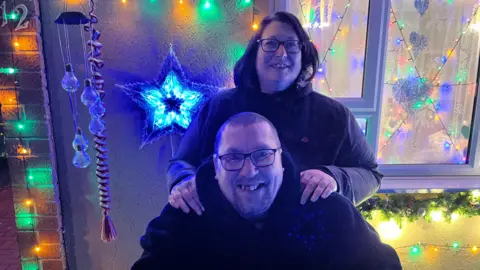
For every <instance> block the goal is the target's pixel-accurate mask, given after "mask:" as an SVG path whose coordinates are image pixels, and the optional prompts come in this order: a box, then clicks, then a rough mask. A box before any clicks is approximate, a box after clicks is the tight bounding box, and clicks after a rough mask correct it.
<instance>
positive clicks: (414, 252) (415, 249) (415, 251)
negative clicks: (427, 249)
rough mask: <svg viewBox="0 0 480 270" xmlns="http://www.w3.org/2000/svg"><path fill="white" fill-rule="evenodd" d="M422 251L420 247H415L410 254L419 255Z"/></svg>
mask: <svg viewBox="0 0 480 270" xmlns="http://www.w3.org/2000/svg"><path fill="white" fill-rule="evenodd" d="M420 251H421V249H420V247H419V246H413V247H412V248H411V249H410V252H411V253H412V254H413V255H417V254H419V253H420Z"/></svg>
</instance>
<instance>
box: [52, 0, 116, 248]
mask: <svg viewBox="0 0 480 270" xmlns="http://www.w3.org/2000/svg"><path fill="white" fill-rule="evenodd" d="M89 8H90V10H89V13H88V16H89V17H87V16H85V15H84V14H83V13H81V12H72V11H67V4H66V2H65V8H64V12H62V13H61V14H60V15H59V16H58V18H57V19H56V20H55V23H56V24H57V33H58V40H59V42H60V49H61V54H62V59H63V64H64V66H65V75H64V77H63V79H62V81H61V85H62V88H63V89H64V90H65V91H66V92H67V93H68V98H69V102H70V109H71V113H72V118H73V124H74V129H75V136H74V139H73V142H72V146H73V149H74V150H75V155H74V157H73V161H72V163H73V165H74V166H75V167H77V168H86V167H88V166H89V165H90V162H91V160H90V157H89V156H88V153H87V151H86V150H87V148H88V140H87V139H86V138H85V134H84V132H83V130H82V128H81V127H80V122H79V113H78V106H77V95H76V94H77V92H78V89H79V88H80V82H79V80H78V79H77V77H76V75H75V72H74V66H73V63H72V57H71V50H70V39H69V34H70V31H73V30H72V29H75V28H78V29H79V31H80V35H81V38H82V41H83V46H82V47H83V54H84V55H85V58H84V59H83V63H82V64H83V65H84V68H85V80H84V85H83V92H82V94H81V96H80V100H81V102H82V103H83V104H84V105H85V106H87V107H88V111H89V113H90V117H91V120H90V125H89V131H90V133H91V134H92V135H93V137H94V139H93V141H94V143H95V151H96V166H97V167H96V176H97V182H98V188H99V195H100V207H101V209H102V229H101V239H102V240H103V241H104V242H110V241H112V240H115V239H116V238H117V233H116V231H115V226H114V225H113V222H112V220H111V219H110V216H109V211H110V205H109V204H110V192H109V190H110V188H109V184H110V175H109V167H108V163H107V160H108V155H107V152H108V149H107V144H106V139H107V138H106V136H105V130H106V128H105V121H104V120H103V117H104V116H105V106H104V103H103V98H104V96H105V91H104V89H103V88H104V84H105V81H104V79H103V76H102V74H101V73H100V72H99V70H100V69H101V68H102V67H103V65H104V63H103V61H102V60H101V59H99V57H100V55H101V49H102V43H100V42H99V39H100V32H99V31H98V30H97V29H95V25H96V24H97V23H98V18H97V16H96V15H95V13H94V12H95V1H93V0H89ZM78 29H75V30H76V31H78ZM62 31H63V35H62V34H61V32H62ZM85 32H87V33H88V34H89V40H88V41H86V42H85V34H84V33H85ZM62 39H63V42H62Z"/></svg>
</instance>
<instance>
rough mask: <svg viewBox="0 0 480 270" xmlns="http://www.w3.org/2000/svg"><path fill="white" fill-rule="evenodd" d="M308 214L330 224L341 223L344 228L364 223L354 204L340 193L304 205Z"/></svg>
mask: <svg viewBox="0 0 480 270" xmlns="http://www.w3.org/2000/svg"><path fill="white" fill-rule="evenodd" d="M304 207H305V209H304V211H305V212H306V213H312V214H314V216H316V217H318V218H319V219H321V220H325V222H327V223H329V224H334V226H335V223H339V224H342V225H344V226H347V227H350V226H352V227H353V226H355V223H357V222H363V217H362V216H361V214H360V212H358V210H357V209H356V208H355V206H354V205H353V203H352V202H351V201H349V200H348V199H347V198H345V197H344V196H342V195H340V194H338V193H332V194H331V195H330V196H329V197H328V198H326V199H321V198H320V199H319V200H318V201H316V202H308V203H307V204H305V205H304Z"/></svg>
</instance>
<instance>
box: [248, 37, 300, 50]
mask: <svg viewBox="0 0 480 270" xmlns="http://www.w3.org/2000/svg"><path fill="white" fill-rule="evenodd" d="M257 42H258V43H260V47H262V50H263V51H265V52H276V51H277V50H278V48H279V47H280V45H283V47H284V48H285V51H286V52H287V53H299V52H300V50H301V49H302V46H303V44H302V42H300V40H285V41H279V40H277V39H275V38H264V39H259V40H257Z"/></svg>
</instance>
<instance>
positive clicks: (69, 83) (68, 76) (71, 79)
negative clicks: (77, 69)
mask: <svg viewBox="0 0 480 270" xmlns="http://www.w3.org/2000/svg"><path fill="white" fill-rule="evenodd" d="M79 86H80V83H79V82H78V79H77V77H75V74H74V73H73V67H72V64H66V65H65V75H64V76H63V79H62V87H63V89H65V91H67V92H71V93H73V92H75V91H77V90H78V87H79Z"/></svg>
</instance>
